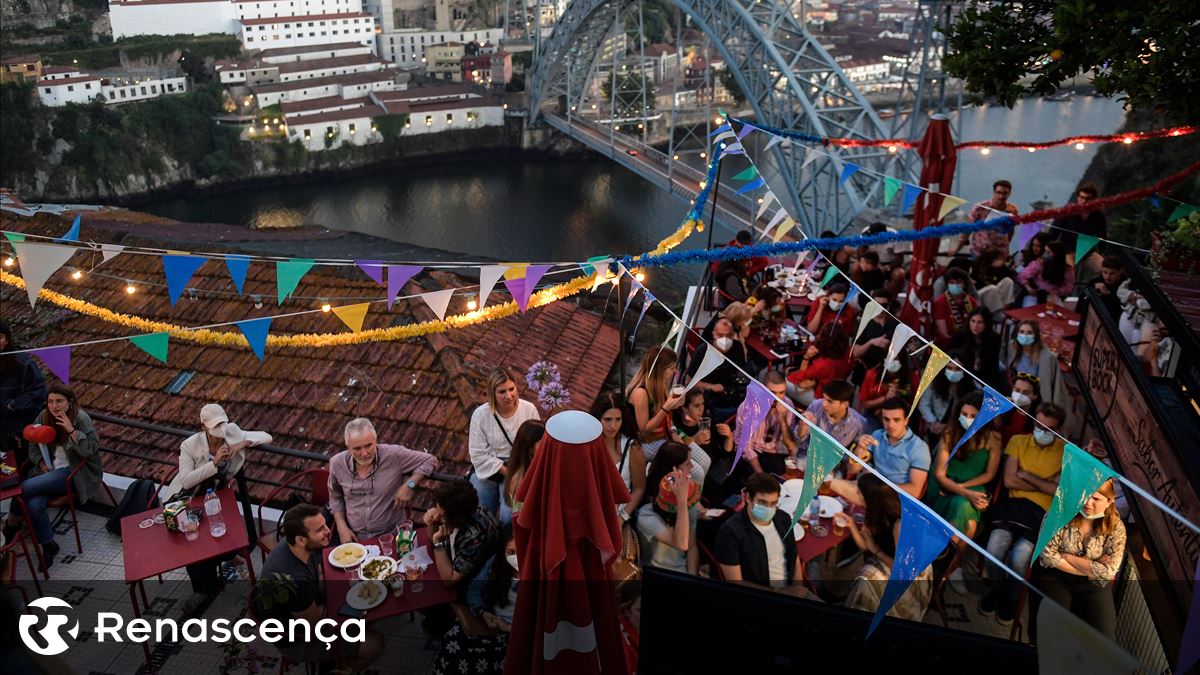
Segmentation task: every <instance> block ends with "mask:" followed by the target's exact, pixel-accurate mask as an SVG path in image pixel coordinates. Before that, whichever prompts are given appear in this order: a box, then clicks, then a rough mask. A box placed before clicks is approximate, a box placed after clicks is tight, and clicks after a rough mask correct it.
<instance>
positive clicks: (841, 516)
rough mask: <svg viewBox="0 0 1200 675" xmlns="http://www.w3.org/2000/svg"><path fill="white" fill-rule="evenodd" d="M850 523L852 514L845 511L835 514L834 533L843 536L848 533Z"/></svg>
mask: <svg viewBox="0 0 1200 675" xmlns="http://www.w3.org/2000/svg"><path fill="white" fill-rule="evenodd" d="M849 525H850V516H847V515H846V514H845V512H842V513H835V514H833V534H834V536H837V537H841V536H845V534H846V527H847V526H849Z"/></svg>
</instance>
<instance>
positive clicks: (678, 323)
mask: <svg viewBox="0 0 1200 675" xmlns="http://www.w3.org/2000/svg"><path fill="white" fill-rule="evenodd" d="M681 326H683V322H682V321H680V320H679V319H675V322H674V323H672V324H671V330H670V331H669V332H668V333H667V339H666V340H663V344H666V343H668V342H670V341H671V338H673V337H675V334H676V333H678V332H679V328H680V327H681Z"/></svg>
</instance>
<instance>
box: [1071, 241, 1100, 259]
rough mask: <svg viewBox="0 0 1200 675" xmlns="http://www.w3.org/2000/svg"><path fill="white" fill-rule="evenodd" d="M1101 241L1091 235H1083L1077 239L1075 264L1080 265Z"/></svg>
mask: <svg viewBox="0 0 1200 675" xmlns="http://www.w3.org/2000/svg"><path fill="white" fill-rule="evenodd" d="M1099 241H1100V239H1099V238H1097V237H1093V236H1092V235H1090V234H1081V235H1079V236H1078V238H1076V239H1075V264H1076V265H1078V264H1079V262H1080V261H1081V260H1083V258H1084V256H1086V255H1087V254H1088V253H1089V252H1090V251H1091V250H1092V249H1093V248H1096V243H1097V242H1099Z"/></svg>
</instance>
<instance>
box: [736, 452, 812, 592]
mask: <svg viewBox="0 0 1200 675" xmlns="http://www.w3.org/2000/svg"><path fill="white" fill-rule="evenodd" d="M780 494H781V488H780V486H779V481H777V480H775V477H774V476H772V475H770V474H767V473H756V474H754V475H753V476H750V477H749V478H748V479H746V487H745V489H744V490H742V509H741V511H740V512H739V513H737V514H734V515H733V516H732V517H730V518H729V519H728V520H726V521H725V523H724V524H723V525H721V531H720V532H718V533H717V546H716V550H715V551H714V554H715V556H716V558H717V562H718V563H719V564H720V565H721V572H722V573H723V574H724V576H725V580H726V581H748V582H750V583H752V584H759V585H761V586H775V587H780V586H786V585H788V584H789V583H790V582H798V581H801V580H802V579H803V573H804V572H803V570H804V565H803V563H801V562H800V560H799V559H798V558H797V557H796V538H795V537H794V536H792V534H791V526H792V519H791V516H790V515H789V514H788V513H786V512H784V511H781V510H780V509H779V497H780Z"/></svg>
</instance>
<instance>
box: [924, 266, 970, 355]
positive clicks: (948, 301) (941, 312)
mask: <svg viewBox="0 0 1200 675" xmlns="http://www.w3.org/2000/svg"><path fill="white" fill-rule="evenodd" d="M943 278H944V279H945V280H946V292H945V293H943V294H941V295H939V296H938V297H937V298H934V300H933V324H934V327H935V328H936V329H937V343H938V344H939V345H940V346H942V347H943V348H945V347H946V346H947V345H949V344H950V337H951V336H952V335H953V334H954V333H955V332H956V331H958V330H961V329H962V328H965V327H966V325H967V317H968V316H969V315H970V314H971V312H974V311H975V308H976V307H977V306H978V303H977V302H976V300H975V298H974V297H973V296H971V295H970V294H969V293H968V292H967V289H968V281H969V277H968V276H967V273H966V272H964V271H962V270H961V269H958V268H952V269H949V270H946V274H945V276H944V277H943Z"/></svg>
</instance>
